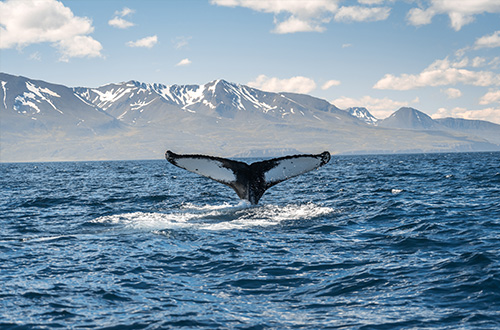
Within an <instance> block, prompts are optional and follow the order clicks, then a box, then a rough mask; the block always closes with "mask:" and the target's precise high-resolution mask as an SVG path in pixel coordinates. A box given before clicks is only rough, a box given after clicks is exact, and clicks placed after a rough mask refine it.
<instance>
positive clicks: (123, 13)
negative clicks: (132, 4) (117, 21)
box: [115, 7, 135, 17]
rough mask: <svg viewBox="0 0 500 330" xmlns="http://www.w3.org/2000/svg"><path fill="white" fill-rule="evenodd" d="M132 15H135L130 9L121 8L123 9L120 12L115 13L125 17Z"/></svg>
mask: <svg viewBox="0 0 500 330" xmlns="http://www.w3.org/2000/svg"><path fill="white" fill-rule="evenodd" d="M133 13H135V10H133V9H130V8H128V7H123V9H122V10H121V11H116V12H115V15H118V16H121V17H125V16H128V15H131V14H133Z"/></svg>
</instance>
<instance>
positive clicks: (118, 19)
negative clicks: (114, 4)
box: [108, 7, 135, 29]
mask: <svg viewBox="0 0 500 330" xmlns="http://www.w3.org/2000/svg"><path fill="white" fill-rule="evenodd" d="M134 12H135V10H133V9H130V8H127V7H124V8H123V9H122V10H121V11H116V12H115V17H113V18H112V19H110V20H109V21H108V24H109V25H111V26H113V27H116V28H119V29H126V28H129V27H131V26H134V25H135V24H134V23H132V22H129V21H127V20H126V19H124V18H123V17H126V16H129V15H131V14H133V13H134Z"/></svg>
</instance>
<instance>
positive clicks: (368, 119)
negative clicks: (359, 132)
mask: <svg viewBox="0 0 500 330" xmlns="http://www.w3.org/2000/svg"><path fill="white" fill-rule="evenodd" d="M345 111H347V112H348V113H349V114H351V116H354V117H356V118H358V119H360V120H362V121H363V122H365V123H367V124H369V125H375V124H376V123H377V122H378V119H377V118H375V117H374V116H373V115H372V114H371V113H370V111H368V109H367V108H360V107H351V108H347V109H346V110H345Z"/></svg>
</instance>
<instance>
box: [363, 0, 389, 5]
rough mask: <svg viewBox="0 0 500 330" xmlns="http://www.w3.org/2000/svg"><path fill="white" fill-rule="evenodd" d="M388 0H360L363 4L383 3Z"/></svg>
mask: <svg viewBox="0 0 500 330" xmlns="http://www.w3.org/2000/svg"><path fill="white" fill-rule="evenodd" d="M384 1H386V0H358V2H359V3H360V4H362V5H381V4H383V3H384Z"/></svg>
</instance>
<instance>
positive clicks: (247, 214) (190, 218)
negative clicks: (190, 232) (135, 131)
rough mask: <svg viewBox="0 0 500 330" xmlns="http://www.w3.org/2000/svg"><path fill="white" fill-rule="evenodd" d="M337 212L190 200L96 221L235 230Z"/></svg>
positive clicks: (310, 207) (309, 206)
mask: <svg viewBox="0 0 500 330" xmlns="http://www.w3.org/2000/svg"><path fill="white" fill-rule="evenodd" d="M334 212H335V210H334V209H333V208H330V207H325V206H319V205H316V204H312V203H308V204H298V205H297V204H290V205H285V206H277V205H262V206H254V205H250V204H249V203H246V202H240V203H239V204H237V205H231V204H229V203H224V204H221V205H203V206H198V205H194V204H191V203H187V204H183V205H182V206H181V207H180V208H179V209H177V210H173V211H170V212H132V213H123V214H116V215H109V216H103V217H99V218H97V219H95V220H93V222H94V223H104V224H116V225H123V226H125V227H128V228H134V229H144V230H153V231H154V230H162V229H175V228H193V229H201V230H232V229H243V228H249V227H268V226H276V225H279V224H280V223H282V222H284V221H296V220H310V219H314V218H318V217H323V216H328V215H330V214H333V213H334Z"/></svg>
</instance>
